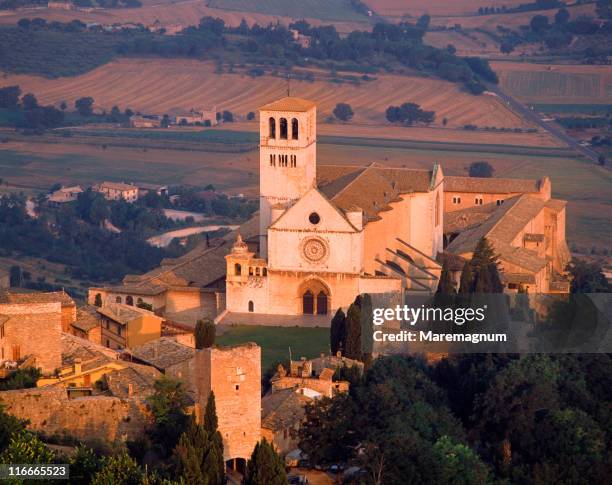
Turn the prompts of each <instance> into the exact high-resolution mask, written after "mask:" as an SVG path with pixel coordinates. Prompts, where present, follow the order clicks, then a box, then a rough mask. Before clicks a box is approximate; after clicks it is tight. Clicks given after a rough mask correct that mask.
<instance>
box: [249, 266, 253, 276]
mask: <svg viewBox="0 0 612 485" xmlns="http://www.w3.org/2000/svg"><path fill="white" fill-rule="evenodd" d="M249 276H253V268H252V267H251V266H249Z"/></svg>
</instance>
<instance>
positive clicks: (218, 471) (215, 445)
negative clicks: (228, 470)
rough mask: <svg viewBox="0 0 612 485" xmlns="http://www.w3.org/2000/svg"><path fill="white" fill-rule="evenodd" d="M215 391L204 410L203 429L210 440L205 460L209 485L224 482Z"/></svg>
mask: <svg viewBox="0 0 612 485" xmlns="http://www.w3.org/2000/svg"><path fill="white" fill-rule="evenodd" d="M218 426H219V421H218V419H217V406H216V403H215V393H214V392H212V391H211V392H210V394H209V396H208V401H206V410H205V411H204V429H205V430H206V432H207V434H208V436H209V437H210V440H211V450H210V456H209V460H208V462H207V467H206V469H207V476H208V477H209V483H210V484H211V485H216V484H220V485H221V484H223V483H225V461H224V460H223V437H222V436H221V433H220V432H219V429H218Z"/></svg>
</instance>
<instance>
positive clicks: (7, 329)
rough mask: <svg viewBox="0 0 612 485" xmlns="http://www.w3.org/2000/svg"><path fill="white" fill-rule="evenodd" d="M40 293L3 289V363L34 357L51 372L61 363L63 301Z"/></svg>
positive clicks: (0, 354) (0, 357) (0, 320)
mask: <svg viewBox="0 0 612 485" xmlns="http://www.w3.org/2000/svg"><path fill="white" fill-rule="evenodd" d="M37 295H39V296H40V295H45V294H41V293H38V294H36V293H32V294H26V295H15V294H11V293H7V292H5V293H0V365H2V367H4V366H5V364H6V363H7V362H8V363H9V364H11V365H15V366H17V365H18V364H19V363H20V362H22V361H24V360H26V359H28V358H33V359H34V364H33V365H34V366H35V367H39V368H40V369H41V370H42V372H43V374H50V373H52V372H54V370H55V369H57V368H58V367H60V366H61V362H62V355H61V342H60V338H61V335H62V304H61V303H60V301H58V300H53V299H47V298H45V297H44V296H43V297H42V298H40V299H38V298H37V297H36V296H37Z"/></svg>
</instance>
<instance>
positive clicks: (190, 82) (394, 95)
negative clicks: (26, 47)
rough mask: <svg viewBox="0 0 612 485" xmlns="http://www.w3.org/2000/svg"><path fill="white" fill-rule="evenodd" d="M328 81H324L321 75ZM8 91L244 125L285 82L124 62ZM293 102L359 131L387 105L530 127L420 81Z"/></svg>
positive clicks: (364, 85)
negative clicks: (348, 118) (343, 115)
mask: <svg viewBox="0 0 612 485" xmlns="http://www.w3.org/2000/svg"><path fill="white" fill-rule="evenodd" d="M322 74H324V75H327V73H322ZM2 84H3V85H13V84H18V85H19V86H21V89H22V91H23V92H24V93H27V92H32V93H34V94H35V95H36V96H37V97H38V98H39V99H40V100H41V101H42V102H43V103H53V104H59V103H60V102H61V101H66V102H68V103H70V104H72V103H73V102H74V100H75V99H78V98H80V97H82V96H92V97H93V98H94V99H95V105H96V106H97V107H100V108H105V109H107V110H108V109H110V108H111V107H112V106H114V105H117V106H119V107H120V108H121V109H124V108H126V107H130V108H132V109H133V110H139V111H142V112H146V113H158V114H163V113H167V112H170V111H171V110H173V109H174V108H182V109H191V108H199V107H205V106H216V107H217V109H218V110H230V111H232V112H234V113H236V114H237V115H238V116H242V117H244V116H245V115H246V114H247V113H248V112H249V111H255V110H256V109H257V107H259V106H261V105H263V104H265V103H267V102H269V101H272V100H274V99H276V98H279V97H281V96H284V95H285V92H286V80H285V79H283V78H281V77H272V76H262V77H257V78H251V77H250V76H247V75H244V74H227V73H226V74H215V66H214V65H213V64H212V63H210V62H199V61H194V60H178V59H177V60H160V59H146V60H144V59H123V60H119V61H114V62H111V63H109V64H106V65H104V66H102V67H99V68H97V69H95V70H93V71H91V72H88V73H86V74H84V75H81V76H77V77H70V78H59V79H51V80H50V79H45V78H43V77H38V76H31V75H8V74H5V75H4V78H3V80H2ZM291 89H292V94H293V95H295V96H300V97H303V98H308V99H312V100H314V101H316V102H317V104H318V106H319V115H320V118H322V119H323V118H325V117H327V116H329V115H330V114H331V112H332V110H333V108H334V106H335V105H336V103H340V102H348V103H350V104H351V106H352V107H353V110H354V111H355V118H354V122H355V123H358V124H381V123H384V122H385V110H386V109H387V107H388V106H390V105H398V104H401V103H404V102H415V103H418V104H420V105H421V106H422V107H423V108H424V109H426V110H433V111H435V112H436V125H439V126H441V123H442V120H443V119H444V118H446V119H447V122H448V123H447V126H448V127H462V126H463V125H465V124H468V123H471V124H475V125H478V126H496V127H506V128H518V127H521V128H525V127H527V126H528V125H527V124H526V122H525V121H524V120H522V119H521V118H520V117H519V116H518V115H516V114H515V113H514V112H512V111H510V110H509V109H507V108H506V106H505V105H504V104H503V103H501V102H500V101H499V100H498V99H497V98H495V97H493V96H488V95H483V96H479V97H475V96H472V95H470V94H468V93H466V92H464V91H462V90H461V88H460V87H459V86H458V85H456V84H453V83H450V82H447V81H442V80H438V79H430V78H425V77H417V76H400V75H388V74H380V75H376V80H374V81H363V82H361V83H360V84H358V85H354V84H351V83H343V84H335V83H331V82H329V81H326V80H317V81H315V82H307V81H292V82H291Z"/></svg>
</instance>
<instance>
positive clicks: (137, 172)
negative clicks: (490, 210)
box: [0, 136, 612, 248]
mask: <svg viewBox="0 0 612 485" xmlns="http://www.w3.org/2000/svg"><path fill="white" fill-rule="evenodd" d="M74 141H75V140H72V142H71V143H65V144H59V143H36V142H35V141H34V140H32V141H28V142H13V141H9V142H7V143H4V144H2V145H1V148H2V150H0V173H3V174H10V175H5V176H3V178H4V179H5V181H6V182H8V183H10V184H12V185H17V186H24V187H26V188H38V189H48V188H49V187H50V186H51V185H53V184H54V183H56V182H63V183H81V184H90V183H92V182H96V181H100V180H103V179H106V180H113V181H126V182H130V181H135V182H151V183H163V184H169V185H172V184H178V183H182V184H192V185H200V186H204V185H207V184H209V183H211V184H213V185H214V186H215V187H217V188H218V189H219V190H223V191H225V192H227V193H231V194H237V193H243V194H245V195H247V196H256V194H257V190H258V180H259V179H258V167H259V157H258V153H257V150H256V149H255V148H254V149H253V150H251V151H248V152H238V153H232V152H212V151H211V152H209V151H204V150H200V151H186V150H159V149H157V150H154V149H142V148H134V147H132V148H129V147H116V146H110V145H109V146H107V147H106V149H104V148H103V147H102V146H101V145H91V144H78V143H74ZM487 149H489V150H490V151H487ZM145 150H146V151H145ZM569 153H570V154H568V155H565V156H562V155H558V156H554V155H553V154H547V155H545V154H542V155H538V154H536V153H531V154H524V153H520V151H519V149H518V148H517V153H515V154H512V153H500V150H499V147H496V146H495V145H492V146H489V147H486V146H480V147H475V146H472V145H464V146H458V145H457V144H454V145H450V144H448V145H445V144H443V143H439V144H437V145H436V144H432V146H431V147H429V148H426V147H422V148H414V147H411V146H410V144H409V143H408V142H402V141H401V140H399V141H398V140H388V139H364V138H349V137H331V136H321V137H320V139H319V145H318V157H317V158H318V161H319V163H320V164H349V165H366V164H369V163H372V162H375V161H376V162H381V163H384V164H387V165H390V166H400V167H401V166H406V167H416V168H431V166H432V165H433V164H434V163H435V162H438V163H440V164H441V166H442V168H443V170H444V173H446V174H448V175H466V174H467V169H468V167H469V165H470V163H472V162H474V161H477V160H486V161H488V162H489V163H491V165H493V167H494V168H495V175H496V176H500V177H519V178H520V177H540V176H543V175H548V176H550V177H551V180H552V183H553V192H554V196H555V197H559V198H563V199H567V200H569V201H570V204H569V206H568V229H567V237H568V241H569V242H570V243H573V244H577V245H578V246H582V247H585V246H586V247H591V246H592V245H595V246H598V247H600V248H605V247H608V246H609V241H610V238H611V236H612V234H611V232H612V210H611V207H610V198H609V193H610V190H611V188H612V173H611V172H610V171H609V170H608V169H606V168H604V167H599V166H596V165H594V164H592V163H589V162H586V161H584V160H582V159H579V158H573V156H572V155H571V152H569Z"/></svg>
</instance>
